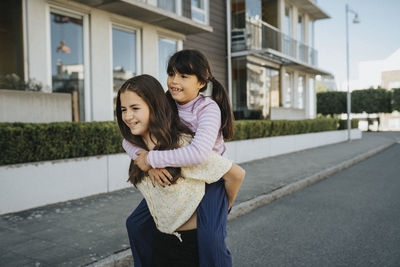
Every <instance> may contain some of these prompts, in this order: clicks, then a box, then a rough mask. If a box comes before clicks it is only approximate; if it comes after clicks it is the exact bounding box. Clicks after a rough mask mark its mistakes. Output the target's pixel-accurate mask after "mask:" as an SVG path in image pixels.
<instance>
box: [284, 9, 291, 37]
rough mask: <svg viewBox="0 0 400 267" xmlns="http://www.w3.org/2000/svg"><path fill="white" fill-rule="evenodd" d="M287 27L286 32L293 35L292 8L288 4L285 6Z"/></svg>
mask: <svg viewBox="0 0 400 267" xmlns="http://www.w3.org/2000/svg"><path fill="white" fill-rule="evenodd" d="M284 22H285V27H284V33H286V34H287V35H289V36H290V35H292V8H291V7H290V6H288V5H286V6H285V21H284Z"/></svg>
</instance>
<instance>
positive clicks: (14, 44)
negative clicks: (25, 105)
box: [0, 0, 24, 89]
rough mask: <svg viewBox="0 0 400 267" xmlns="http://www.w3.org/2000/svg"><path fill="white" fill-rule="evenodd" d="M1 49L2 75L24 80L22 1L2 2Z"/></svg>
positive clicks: (0, 72)
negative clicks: (16, 76) (14, 75)
mask: <svg viewBox="0 0 400 267" xmlns="http://www.w3.org/2000/svg"><path fill="white" fill-rule="evenodd" d="M0 47H1V50H0V75H7V74H12V73H15V74H16V75H18V76H19V78H21V79H22V80H23V79H24V60H23V41H22V1H15V0H2V1H0ZM0 82H1V81H0ZM0 88H1V86H0ZM1 89H11V88H1Z"/></svg>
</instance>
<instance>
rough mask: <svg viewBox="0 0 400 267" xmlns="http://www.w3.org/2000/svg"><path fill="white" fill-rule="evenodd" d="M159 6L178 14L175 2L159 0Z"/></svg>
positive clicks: (173, 0) (172, 0)
mask: <svg viewBox="0 0 400 267" xmlns="http://www.w3.org/2000/svg"><path fill="white" fill-rule="evenodd" d="M157 6H158V7H159V8H162V9H165V10H168V11H171V12H174V13H175V12H176V2H175V0H157Z"/></svg>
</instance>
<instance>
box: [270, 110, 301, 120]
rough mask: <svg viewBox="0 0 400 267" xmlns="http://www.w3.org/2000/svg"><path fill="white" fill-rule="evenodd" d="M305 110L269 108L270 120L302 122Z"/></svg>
mask: <svg viewBox="0 0 400 267" xmlns="http://www.w3.org/2000/svg"><path fill="white" fill-rule="evenodd" d="M304 119H307V118H306V114H305V110H304V109H298V108H271V120H304Z"/></svg>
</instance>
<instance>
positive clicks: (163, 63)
mask: <svg viewBox="0 0 400 267" xmlns="http://www.w3.org/2000/svg"><path fill="white" fill-rule="evenodd" d="M176 50H177V41H176V40H172V39H168V38H159V39H158V80H159V81H160V83H161V85H162V86H163V87H164V90H167V78H168V75H167V64H168V60H169V58H170V57H171V56H172V54H174V53H175V52H176Z"/></svg>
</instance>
